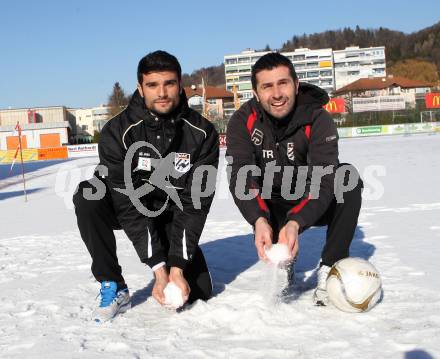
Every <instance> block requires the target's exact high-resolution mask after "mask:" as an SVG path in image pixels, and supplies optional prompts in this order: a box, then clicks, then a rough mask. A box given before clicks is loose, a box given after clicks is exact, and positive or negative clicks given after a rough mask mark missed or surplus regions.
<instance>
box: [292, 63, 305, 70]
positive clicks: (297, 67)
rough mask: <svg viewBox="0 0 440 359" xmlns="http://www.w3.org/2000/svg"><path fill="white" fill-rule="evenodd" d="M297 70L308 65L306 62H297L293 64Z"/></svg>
mask: <svg viewBox="0 0 440 359" xmlns="http://www.w3.org/2000/svg"><path fill="white" fill-rule="evenodd" d="M293 67H294V68H295V69H296V70H299V69H303V68H305V67H306V64H295V65H294V66H293Z"/></svg>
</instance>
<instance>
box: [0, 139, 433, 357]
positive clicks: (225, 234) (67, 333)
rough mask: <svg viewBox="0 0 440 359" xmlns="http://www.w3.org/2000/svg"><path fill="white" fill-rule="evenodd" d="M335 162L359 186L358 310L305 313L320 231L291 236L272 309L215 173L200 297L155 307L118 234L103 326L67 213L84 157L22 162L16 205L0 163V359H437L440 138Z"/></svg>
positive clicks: (145, 278)
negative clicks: (363, 306)
mask: <svg viewBox="0 0 440 359" xmlns="http://www.w3.org/2000/svg"><path fill="white" fill-rule="evenodd" d="M340 152H341V156H340V158H341V160H342V161H343V162H350V163H352V164H354V165H356V166H357V167H358V168H359V169H360V172H361V174H362V175H363V177H364V180H365V181H366V182H367V183H366V185H367V189H366V192H364V195H366V197H368V198H365V199H364V202H363V207H362V211H361V216H360V221H359V227H358V230H357V233H356V237H355V239H354V241H353V244H352V252H351V254H352V255H353V256H360V257H363V258H366V259H368V260H370V261H371V262H372V263H373V264H374V265H375V266H376V267H377V268H378V270H379V271H380V273H381V274H382V280H383V288H384V296H383V299H382V302H381V303H380V304H378V305H377V307H375V308H374V309H373V310H372V311H371V312H368V313H363V314H347V313H343V312H341V311H339V310H337V309H336V308H335V307H333V306H329V307H315V306H313V305H312V292H313V288H314V286H315V285H316V266H317V263H318V261H319V254H320V250H321V247H322V244H323V241H324V235H325V231H324V229H322V228H313V229H310V230H308V231H307V232H305V233H304V234H303V235H302V236H301V239H300V258H299V262H298V265H297V274H296V279H297V285H296V287H295V290H294V292H293V293H291V296H289V297H286V298H284V300H282V301H279V300H277V298H276V293H277V290H278V288H277V285H275V284H276V283H280V278H279V277H280V276H282V273H279V272H277V271H273V270H271V269H270V268H269V267H268V266H267V265H265V264H263V263H261V262H259V261H258V260H257V257H256V253H255V250H254V246H253V243H252V235H251V228H250V227H249V226H248V225H247V223H246V222H245V221H244V220H243V219H242V217H241V215H240V214H239V212H238V210H237V209H236V207H235V205H234V204H233V202H232V199H231V198H230V197H229V196H228V190H227V186H226V181H225V175H224V166H223V168H221V172H220V175H219V188H218V191H217V195H216V199H215V201H214V204H213V208H212V210H211V213H210V215H209V218H208V221H207V225H206V227H205V231H204V232H203V236H202V239H201V247H202V249H203V251H204V253H205V255H206V257H207V261H208V265H209V267H210V269H211V273H212V277H213V281H214V284H215V285H214V290H215V296H214V298H212V299H211V300H209V301H208V302H206V303H204V302H197V303H196V304H195V305H193V306H192V307H191V308H189V309H187V310H185V311H183V312H180V313H176V312H172V311H169V310H167V309H164V308H162V307H160V306H159V305H158V304H157V303H156V302H155V301H154V300H153V298H152V297H151V280H152V273H151V272H150V270H148V269H147V268H146V267H145V266H144V265H142V264H141V263H139V261H138V258H137V255H136V253H135V251H134V249H133V247H132V245H131V242H130V241H129V240H128V239H127V238H126V237H125V235H124V234H123V232H120V231H118V232H117V238H118V255H119V258H120V263H121V265H122V268H123V273H124V276H125V278H126V281H127V283H128V286H129V289H130V291H131V294H132V297H133V299H132V300H133V308H132V310H130V311H128V312H127V313H125V314H124V315H122V316H120V317H118V318H116V319H115V320H114V321H113V322H112V323H106V324H104V325H99V324H96V323H94V322H91V321H90V320H89V318H90V314H91V311H92V309H93V308H94V307H95V306H96V305H97V304H98V300H97V299H96V296H97V294H98V288H99V287H98V284H97V283H96V282H95V281H94V279H93V277H92V276H91V273H90V264H91V260H90V257H89V254H88V253H87V251H86V247H85V246H84V244H83V242H82V240H81V238H80V236H79V232H78V230H77V227H76V222H75V221H76V218H75V214H74V211H73V208H72V204H71V202H70V198H71V193H70V192H71V191H72V189H73V188H74V187H75V184H76V183H77V182H78V181H79V180H80V179H81V178H85V177H87V176H88V175H90V173H91V171H92V170H93V165H94V164H96V162H97V158H84V159H78V160H71V161H67V162H59V161H58V162H57V161H52V162H38V163H28V164H26V170H27V175H26V176H27V187H28V202H27V203H25V202H24V199H23V197H22V191H21V189H22V186H21V183H20V175H19V174H20V172H19V166H16V167H15V168H14V173H13V175H12V176H11V177H7V173H8V170H9V165H1V166H0V219H1V232H0V284H1V292H0V305H1V310H0V358H45V359H46V358H97V357H99V358H240V359H241V358H268V359H271V358H325V359H329V358H406V359H416V358H417V359H427V358H440V285H439V284H440V263H439V255H440V249H439V247H440V190H439V178H440V136H439V135H414V136H409V137H404V136H401V137H400V136H398V137H381V138H379V137H376V138H361V139H346V140H341V141H340ZM222 155H224V153H222ZM372 165H374V166H376V167H371V166H372ZM374 171H376V172H374ZM384 172H386V175H385V176H381V177H380V176H378V174H384ZM367 178H370V180H367ZM371 178H373V180H374V179H375V181H371ZM377 181H380V183H381V184H382V186H383V194H382V195H381V193H380V183H379V185H378V182H377ZM368 182H370V184H369V183H368Z"/></svg>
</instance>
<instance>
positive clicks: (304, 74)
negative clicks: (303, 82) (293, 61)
mask: <svg viewBox="0 0 440 359" xmlns="http://www.w3.org/2000/svg"><path fill="white" fill-rule="evenodd" d="M297 75H298V78H299V79H305V78H306V73H305V72H297Z"/></svg>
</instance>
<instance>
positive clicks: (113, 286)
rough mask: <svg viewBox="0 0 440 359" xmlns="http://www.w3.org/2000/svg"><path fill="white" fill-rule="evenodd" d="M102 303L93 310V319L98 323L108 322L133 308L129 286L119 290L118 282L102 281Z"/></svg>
mask: <svg viewBox="0 0 440 359" xmlns="http://www.w3.org/2000/svg"><path fill="white" fill-rule="evenodd" d="M100 294H101V303H100V304H99V307H98V308H96V309H95V310H94V311H93V320H94V321H95V322H98V323H103V322H107V321H109V320H111V319H113V318H114V317H115V316H116V315H118V314H119V313H124V312H126V311H127V310H128V309H130V308H131V301H130V294H129V293H128V288H124V289H121V290H119V291H118V285H117V283H116V282H108V281H106V282H102V283H101V291H100Z"/></svg>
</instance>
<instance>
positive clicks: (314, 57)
mask: <svg viewBox="0 0 440 359" xmlns="http://www.w3.org/2000/svg"><path fill="white" fill-rule="evenodd" d="M306 58H307V60H309V59H317V58H318V56H317V55H310V56H307V57H306Z"/></svg>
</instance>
